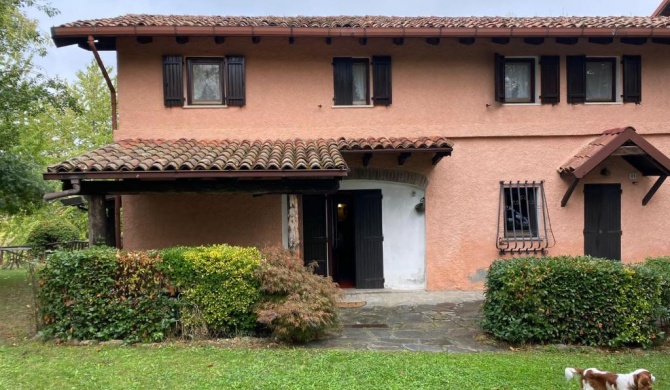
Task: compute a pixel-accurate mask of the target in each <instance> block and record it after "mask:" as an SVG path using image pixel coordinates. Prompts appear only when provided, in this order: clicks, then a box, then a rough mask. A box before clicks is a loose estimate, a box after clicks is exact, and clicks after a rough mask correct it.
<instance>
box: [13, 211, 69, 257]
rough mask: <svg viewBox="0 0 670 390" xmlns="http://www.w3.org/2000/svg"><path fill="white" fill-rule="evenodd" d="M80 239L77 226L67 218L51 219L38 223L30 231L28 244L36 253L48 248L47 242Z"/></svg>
mask: <svg viewBox="0 0 670 390" xmlns="http://www.w3.org/2000/svg"><path fill="white" fill-rule="evenodd" d="M78 239H79V232H78V231H77V228H76V227H75V226H74V225H73V224H71V223H70V222H68V221H66V220H59V219H55V220H49V221H44V222H41V223H40V224H38V225H37V226H35V227H34V228H33V230H31V231H30V233H29V234H28V238H27V239H26V244H28V246H30V247H31V248H32V250H33V251H34V252H35V253H39V252H42V251H44V250H45V249H46V246H47V244H51V243H54V242H67V241H76V240H78Z"/></svg>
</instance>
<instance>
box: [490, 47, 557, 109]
mask: <svg viewBox="0 0 670 390" xmlns="http://www.w3.org/2000/svg"><path fill="white" fill-rule="evenodd" d="M536 63H537V58H535V57H525V58H522V57H505V56H502V55H499V54H496V55H495V99H496V101H498V102H501V103H535V102H536V101H537V96H538V91H537V88H536V82H537V76H536V73H535V69H536V67H537V66H536ZM539 65H540V70H541V73H540V81H541V83H540V86H541V90H540V95H539V98H540V101H541V103H543V104H546V103H549V104H556V103H558V101H559V60H558V56H542V57H540V61H539Z"/></svg>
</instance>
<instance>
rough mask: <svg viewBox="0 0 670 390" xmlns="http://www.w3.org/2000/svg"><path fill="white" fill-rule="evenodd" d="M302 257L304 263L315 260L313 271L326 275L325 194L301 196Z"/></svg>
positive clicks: (307, 263)
mask: <svg viewBox="0 0 670 390" xmlns="http://www.w3.org/2000/svg"><path fill="white" fill-rule="evenodd" d="M302 215H303V217H302V224H303V233H302V234H303V240H304V243H303V245H304V246H303V257H304V261H305V265H309V264H310V263H312V262H314V261H316V264H317V267H316V269H315V270H314V273H316V274H317V275H322V276H327V275H328V263H327V257H328V235H327V225H326V197H325V195H305V196H303V197H302Z"/></svg>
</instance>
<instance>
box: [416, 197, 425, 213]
mask: <svg viewBox="0 0 670 390" xmlns="http://www.w3.org/2000/svg"><path fill="white" fill-rule="evenodd" d="M414 210H416V211H417V212H418V213H423V212H425V211H426V198H425V197H423V198H421V200H420V201H419V203H417V204H416V205H415V206H414Z"/></svg>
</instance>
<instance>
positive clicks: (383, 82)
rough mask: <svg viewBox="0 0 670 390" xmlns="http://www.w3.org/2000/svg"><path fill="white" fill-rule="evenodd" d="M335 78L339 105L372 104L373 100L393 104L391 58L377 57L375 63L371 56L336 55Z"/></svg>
mask: <svg viewBox="0 0 670 390" xmlns="http://www.w3.org/2000/svg"><path fill="white" fill-rule="evenodd" d="M371 65H372V66H371ZM371 70H372V71H371ZM371 73H372V96H371V94H370V76H371ZM333 81H334V92H335V96H334V98H333V102H334V105H336V106H369V105H370V101H372V102H373V104H374V105H386V106H387V105H390V104H391V57H388V56H375V57H372V63H370V59H369V58H353V57H336V58H334V59H333Z"/></svg>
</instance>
